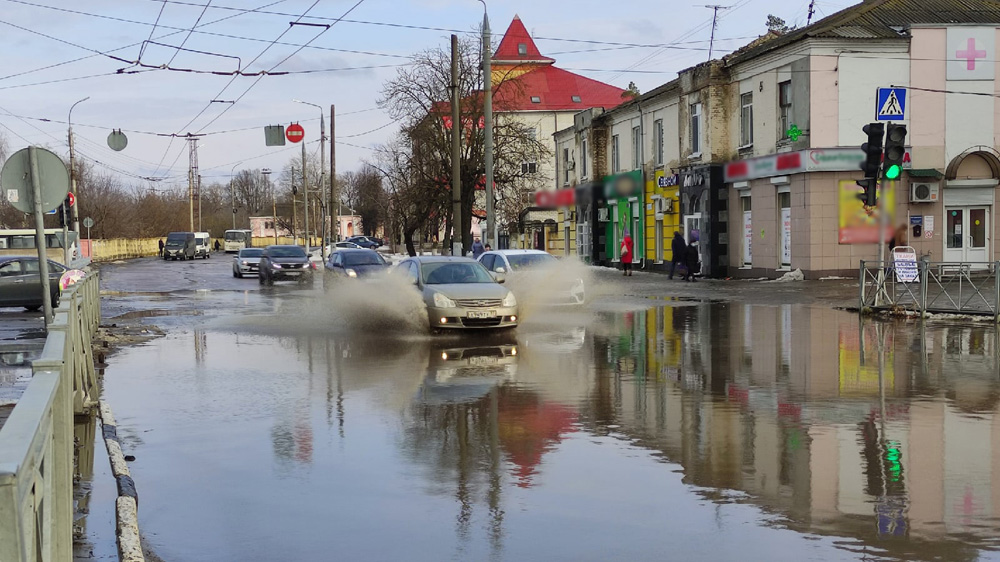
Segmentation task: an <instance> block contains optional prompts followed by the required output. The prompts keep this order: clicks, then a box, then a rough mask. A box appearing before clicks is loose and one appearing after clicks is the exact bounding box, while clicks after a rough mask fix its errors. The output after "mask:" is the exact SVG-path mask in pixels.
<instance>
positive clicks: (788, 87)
mask: <svg viewBox="0 0 1000 562" xmlns="http://www.w3.org/2000/svg"><path fill="white" fill-rule="evenodd" d="M778 126H779V127H781V138H783V139H787V138H788V129H790V128H791V126H792V81H791V80H788V81H787V82H782V83H780V84H778Z"/></svg>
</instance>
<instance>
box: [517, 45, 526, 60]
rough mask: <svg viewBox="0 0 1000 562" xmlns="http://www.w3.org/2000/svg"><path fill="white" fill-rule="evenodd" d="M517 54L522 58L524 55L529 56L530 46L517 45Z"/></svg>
mask: <svg viewBox="0 0 1000 562" xmlns="http://www.w3.org/2000/svg"><path fill="white" fill-rule="evenodd" d="M517 54H519V55H521V56H522V57H523V56H524V55H527V54H528V45H527V43H518V44H517Z"/></svg>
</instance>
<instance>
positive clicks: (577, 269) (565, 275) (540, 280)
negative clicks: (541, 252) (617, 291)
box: [506, 258, 609, 321]
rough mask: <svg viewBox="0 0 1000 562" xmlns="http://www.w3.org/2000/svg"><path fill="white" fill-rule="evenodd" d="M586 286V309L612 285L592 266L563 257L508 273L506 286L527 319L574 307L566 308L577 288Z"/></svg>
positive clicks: (544, 316)
mask: <svg viewBox="0 0 1000 562" xmlns="http://www.w3.org/2000/svg"><path fill="white" fill-rule="evenodd" d="M580 285H582V286H583V294H584V303H583V306H581V307H577V308H579V309H581V310H582V309H585V308H586V307H587V305H588V303H590V302H591V301H593V300H594V298H595V297H598V296H601V295H604V294H606V293H607V292H608V290H609V287H608V285H607V284H606V283H603V282H599V281H598V280H597V278H596V277H595V276H594V275H593V271H592V269H591V268H590V267H588V266H586V265H584V264H583V263H581V262H580V261H579V260H576V259H572V258H565V259H561V260H559V261H557V262H555V263H552V264H545V265H540V266H536V267H532V268H529V269H519V270H515V271H512V272H510V273H509V274H508V275H507V281H506V287H507V288H508V289H510V290H511V291H513V293H514V296H515V297H517V302H518V305H519V306H518V308H519V309H520V313H521V318H522V320H524V321H540V320H543V319H546V318H547V319H551V313H552V311H553V310H554V309H555V308H556V307H557V306H558V307H559V310H563V311H571V310H573V307H570V308H563V307H562V306H561V305H563V304H565V303H566V302H567V301H568V300H569V297H570V294H571V292H572V291H573V290H574V288H578V287H579V286H580Z"/></svg>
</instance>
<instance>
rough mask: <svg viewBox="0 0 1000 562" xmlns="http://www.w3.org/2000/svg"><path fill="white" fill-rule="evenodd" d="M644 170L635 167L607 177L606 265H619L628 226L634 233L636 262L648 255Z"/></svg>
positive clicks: (634, 260)
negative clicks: (643, 190)
mask: <svg viewBox="0 0 1000 562" xmlns="http://www.w3.org/2000/svg"><path fill="white" fill-rule="evenodd" d="M642 185H643V181H642V171H641V170H633V171H631V172H627V173H624V174H616V175H613V176H607V177H605V178H604V196H605V198H606V200H607V203H606V204H607V222H606V223H605V229H606V236H605V238H604V239H605V255H606V256H607V265H616V264H618V263H619V261H620V258H621V244H622V238H623V235H624V232H625V229H628V231H629V233H630V234H631V235H632V246H633V249H632V255H633V256H635V257H634V258H633V260H632V262H633V263H640V262H641V260H642V258H643V256H645V255H646V229H645V228H646V225H645V216H646V213H645V210H644V209H643V194H642Z"/></svg>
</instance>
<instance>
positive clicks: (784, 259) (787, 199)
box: [778, 193, 792, 268]
mask: <svg viewBox="0 0 1000 562" xmlns="http://www.w3.org/2000/svg"><path fill="white" fill-rule="evenodd" d="M778 208H779V209H780V211H781V213H780V215H779V219H780V220H781V267H782V268H791V267H792V196H791V194H790V193H779V194H778Z"/></svg>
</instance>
